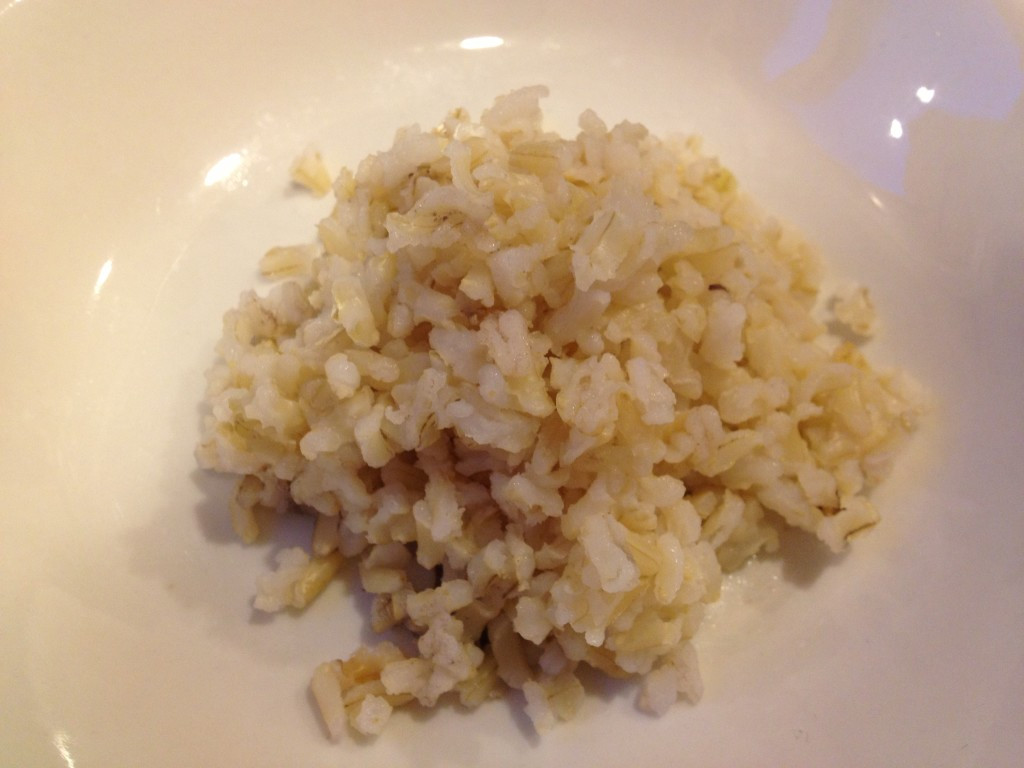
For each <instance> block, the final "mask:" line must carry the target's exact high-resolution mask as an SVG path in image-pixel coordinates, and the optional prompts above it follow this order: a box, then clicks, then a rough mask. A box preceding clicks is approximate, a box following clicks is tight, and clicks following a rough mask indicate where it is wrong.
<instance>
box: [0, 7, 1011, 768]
mask: <svg viewBox="0 0 1024 768" xmlns="http://www.w3.org/2000/svg"><path fill="white" fill-rule="evenodd" d="M486 35H489V36H494V37H496V38H500V39H499V40H496V41H492V42H497V43H500V44H498V45H496V46H494V47H489V48H487V47H485V48H479V47H478V48H475V49H474V48H473V46H472V45H470V44H468V43H467V41H469V40H471V39H473V38H477V37H480V36H486ZM1022 54H1024V12H1022V11H1021V9H1020V6H1019V4H1014V3H1012V2H1011V0H1004V1H1003V2H997V1H995V0H975V1H974V2H968V1H967V0H962V1H961V2H954V1H953V0H942V1H940V0H928V1H926V0H909V1H907V2H903V1H901V2H896V1H895V0H892V1H891V2H884V1H883V2H867V3H860V2H853V1H852V0H847V1H846V2H840V1H837V2H828V0H777V1H775V2H768V3H759V4H757V5H756V6H754V5H753V4H749V3H744V2H740V0H736V1H735V2H731V1H727V0H720V1H719V2H693V3H669V2H664V3H649V4H626V3H621V4H619V3H612V2H595V3H583V2H571V3H553V2H546V1H545V2H535V1H533V0H530V1H526V2H516V3H488V2H476V3H472V4H446V3H426V2H416V3H413V2H407V3H403V2H388V1H387V0H377V1H376V2H332V1H330V0H322V1H321V2H316V1H310V2H294V3H275V2H258V3H252V4H242V3H216V2H200V1H199V0H182V2H178V3H173V4H172V3H159V4H158V3H149V2H144V0H126V1H124V2H113V1H112V0H111V1H103V0H74V1H72V0H53V1H52V2H45V3H44V2H41V0H13V1H8V2H6V5H4V4H3V3H0V275H2V278H0V279H2V286H3V289H4V296H3V300H2V302H0V339H2V346H0V356H2V357H0V363H2V364H0V445H2V457H3V462H2V468H0V504H2V505H3V507H2V514H0V621H2V625H0V713H2V714H0V719H2V727H0V764H3V765H5V766H6V765H10V766H30V765H31V766H66V767H67V768H74V766H76V765H77V766H79V768H82V767H83V766H129V765H148V766H152V767H153V768H156V767H158V766H183V765H244V766H286V765H287V766H290V765H296V766H299V765H302V766H314V765H324V766H326V765H340V764H352V763H353V762H355V763H357V764H359V765H365V766H376V765H389V766H403V765H416V766H424V767H425V766H433V765H449V766H451V765H456V766H479V765H497V766H505V765H526V764H529V765H538V766H545V765H551V766H555V765H559V766H561V765H588V766H605V765H607V766H611V765H623V764H640V765H652V766H653V765H666V766H667V765H672V766H678V765H689V764H693V765H701V766H737V765H791V766H798V765H807V766H820V765H829V766H861V765H929V766H933V765H943V766H945V765H986V766H991V765H1011V764H1017V761H1019V759H1020V755H1021V754H1024V727H1022V712H1024V650H1022V649H1024V643H1022V641H1021V637H1022V634H1024V557H1022V556H1021V545H1022V543H1024V509H1022V499H1024V471H1022V456H1024V438H1022V435H1024V343H1022V342H1024V309H1022V307H1024V258H1022V243H1024V212H1022V207H1021V206H1022V202H1024V111H1022V104H1024V101H1022V97H1021V94H1022V85H1024V75H1022V69H1021V63H1022ZM538 82H541V83H546V84H547V85H549V86H550V88H551V92H552V95H551V97H550V98H549V99H548V100H547V102H546V104H545V110H546V113H547V114H548V116H549V118H550V124H551V126H552V127H554V128H556V129H559V130H561V131H571V130H572V129H573V128H574V125H575V117H576V115H577V114H578V113H579V112H580V111H582V110H583V109H584V108H586V107H593V108H594V109H596V110H597V112H598V113H599V114H600V115H602V117H604V118H605V119H606V120H607V121H609V122H615V121H618V120H619V119H623V118H628V119H632V120H637V121H641V122H644V123H646V124H647V125H648V126H649V127H650V128H651V129H652V130H654V131H656V132H658V133H668V132H672V131H697V132H699V133H702V134H704V135H705V137H706V141H707V147H708V148H709V149H710V150H711V151H713V152H715V153H718V154H719V155H720V156H721V157H722V158H723V160H724V161H725V162H726V164H727V165H729V166H730V167H732V168H733V169H734V170H735V171H736V173H737V175H738V176H739V178H740V180H741V183H742V184H743V185H744V186H745V187H746V188H747V189H748V191H750V192H751V193H752V194H753V195H754V196H755V197H757V198H758V199H759V200H760V201H761V202H762V203H763V204H764V206H765V207H766V208H768V209H770V210H773V211H775V212H776V213H778V214H779V215H781V216H782V217H784V218H786V219H788V220H790V221H791V222H793V223H794V224H795V225H797V226H798V227H799V228H801V229H803V230H804V232H805V233H806V234H808V235H809V236H810V237H811V238H812V239H814V240H815V241H817V243H819V244H820V245H821V247H822V248H823V250H824V251H825V253H826V255H827V258H828V260H829V262H830V264H831V265H832V267H833V268H834V271H835V273H836V275H838V276H841V277H855V278H858V279H860V280H862V281H864V282H866V283H867V284H868V285H869V286H870V287H871V289H872V292H873V295H874V297H875V299H876V302H877V304H878V306H879V309H880V313H881V315H882V318H883V320H884V323H885V325H884V330H883V332H882V334H881V335H880V337H879V338H878V339H877V340H876V341H875V342H873V343H872V345H871V348H870V354H871V355H872V356H873V358H874V359H875V360H877V361H879V362H881V363H898V364H900V365H902V366H905V367H906V368H908V369H909V370H910V371H911V372H913V373H914V374H915V375H916V376H917V377H918V378H919V379H920V380H921V381H923V382H925V383H926V384H927V385H928V386H929V387H930V388H931V389H932V391H933V393H934V395H935V398H936V402H937V406H936V409H935V411H934V413H933V414H931V415H930V416H929V417H928V419H927V422H926V426H925V428H924V429H923V431H922V432H921V434H920V437H919V438H918V439H917V440H916V441H915V442H914V444H913V446H912V448H911V450H910V452H909V453H908V454H907V456H906V457H905V459H904V460H903V461H902V462H901V463H900V464H899V466H898V469H897V471H896V474H895V476H894V477H893V478H892V480H891V482H890V483H888V484H887V485H886V486H885V487H884V488H882V489H881V491H880V492H879V493H878V494H877V496H876V498H877V501H878V504H879V506H880V507H881V509H882V512H883V515H884V522H883V524H882V525H881V526H879V527H878V528H876V529H875V530H874V531H873V532H872V533H871V534H870V535H869V536H866V537H863V538H862V539H861V540H859V541H858V542H857V546H856V547H855V549H854V551H853V552H851V553H850V554H849V555H848V556H846V557H844V558H842V562H841V564H839V563H838V562H837V561H835V560H832V559H830V558H827V557H825V556H823V555H822V554H821V553H820V552H818V551H817V550H814V549H810V548H808V549H807V550H806V551H795V552H791V553H790V554H789V556H788V557H787V558H786V559H785V560H783V561H775V562H767V563H759V564H756V565H755V566H754V567H753V568H752V569H750V570H749V571H747V572H746V573H745V574H744V575H742V576H740V577H739V578H737V579H734V580H733V581H732V582H731V583H730V585H729V587H728V589H727V592H726V595H725V598H724V600H723V601H722V603H721V604H719V605H718V606H717V607H716V609H715V610H714V612H713V614H712V617H711V621H710V622H709V623H708V625H707V626H706V627H705V628H704V630H703V631H702V633H701V635H700V638H699V645H700V652H701V655H702V659H703V669H704V675H705V680H706V686H707V690H706V694H705V698H704V700H703V702H702V703H700V704H699V705H698V706H696V707H689V706H686V705H682V704H681V705H679V706H678V707H676V708H675V709H674V710H673V711H672V712H671V713H670V714H669V715H667V716H666V717H664V718H663V719H660V720H654V719H649V718H647V717H644V716H642V715H639V714H637V713H636V712H635V711H634V710H633V708H632V703H631V701H632V699H631V695H632V690H631V689H630V688H629V687H622V686H601V685H596V686H595V688H594V694H595V695H594V696H592V697H591V698H590V699H588V702H587V704H586V706H585V707H584V710H583V712H582V714H581V715H580V717H579V718H578V719H577V720H575V721H573V722H571V723H569V724H566V725H564V726H562V727H560V728H558V729H557V730H555V731H554V732H552V733H549V734H548V735H546V736H545V737H544V738H543V739H540V740H538V739H536V738H534V737H533V736H531V734H530V731H529V727H528V726H527V725H526V724H525V721H524V718H523V716H522V714H521V713H520V712H519V711H518V708H517V707H518V705H517V703H516V702H514V701H512V702H511V703H502V702H497V703H494V704H491V705H489V706H485V707H484V708H483V709H482V710H480V711H477V712H475V713H472V714H469V715H467V714H463V713H460V712H458V711H456V710H455V709H452V708H447V709H442V710H440V711H437V712H435V713H432V714H429V715H407V714H400V715H396V717H395V718H394V720H393V722H392V723H391V725H390V726H389V729H388V731H387V732H386V733H385V735H384V736H383V737H381V738H379V739H377V740H376V741H374V742H368V743H367V742H360V741H357V740H354V739H347V740H344V741H343V742H341V743H331V742H329V741H328V740H327V739H326V738H325V736H324V733H323V730H322V727H321V725H320V723H319V721H318V720H317V717H316V715H315V711H314V707H313V705H312V703H311V699H310V696H309V694H308V693H307V681H308V676H309V672H310V670H311V668H312V666H313V665H315V664H316V663H317V662H319V661H320V660H323V659H327V658H334V657H336V656H339V655H344V654H347V653H349V652H350V651H351V650H352V649H353V648H354V646H355V645H356V644H358V643H359V642H360V640H361V638H363V637H364V636H365V635H366V634H367V632H368V630H367V629H366V628H365V618H364V617H365V613H364V612H363V611H364V610H365V603H364V601H362V600H361V599H360V598H359V597H358V596H357V595H356V594H355V592H357V590H354V588H353V587H351V586H350V585H347V584H346V582H344V581H339V582H337V583H336V584H334V585H332V587H331V588H330V590H329V592H328V594H326V595H324V596H323V598H322V599H321V600H320V601H319V602H317V603H316V604H315V605H314V606H313V607H312V608H311V609H310V610H308V611H307V612H306V614H305V615H303V616H301V617H292V616H287V615H281V616H275V617H273V618H272V619H262V618H260V617H258V616H255V615H254V614H253V613H252V610H251V608H250V603H249V598H250V596H251V594H252V590H253V585H254V583H255V580H256V578H257V576H258V575H259V574H260V573H261V572H262V571H263V570H264V569H265V568H266V566H267V564H268V562H269V560H270V557H271V553H272V552H273V550H274V549H275V548H276V547H277V546H280V543H281V542H280V541H277V542H273V543H269V544H263V545H260V546H256V547H251V548H247V547H243V546H242V545H241V544H239V543H237V542H236V541H235V539H234V536H233V534H232V533H231V532H230V526H229V525H228V523H227V518H226V514H225V506H226V495H227V492H228V487H227V485H226V483H225V481H223V480H222V479H218V478H214V477H209V476H207V475H205V474H202V473H200V472H198V471H197V470H196V469H195V464H194V460H193V458H192V448H193V445H194V443H195V441H196V438H197V433H198V413H199V403H200V400H201V398H202V391H203V385H204V382H203V372H204V370H205V369H206V368H207V366H208V365H209V364H210V363H211V361H212V354H213V353H212V347H213V343H214V341H215V340H216V338H217V337H218V336H219V333H220V317H221V314H222V313H223V311H224V310H225V309H227V308H228V307H229V306H230V305H232V304H233V303H234V302H235V300H236V298H237V296H238V294H239V292H240V291H241V290H242V289H244V288H246V287H249V286H250V285H251V284H253V282H254V281H255V279H256V273H255V263H256V260H257V259H258V257H259V256H260V255H261V254H262V253H263V251H264V250H265V249H266V248H268V247H269V246H271V245H275V244H281V243H291V242H300V241H306V240H310V239H311V238H312V237H313V234H314V230H313V225H314V223H315V221H316V219H317V218H318V217H319V216H320V215H321V214H322V213H324V212H325V211H326V210H327V207H328V206H329V203H327V202H324V201H317V200H313V199H311V198H309V197H307V196H304V195H302V194H297V193H295V192H293V191H292V190H291V189H290V188H289V185H288V182H287V178H288V168H289V165H290V162H291V160H292V159H293V157H294V156H295V155H296V154H298V153H299V152H300V151H301V150H302V149H303V148H305V147H306V146H307V145H310V144H313V145H316V146H318V147H319V148H320V149H321V150H323V152H324V154H325V156H326V158H327V160H328V162H329V163H330V164H331V166H332V168H334V169H337V168H338V167H339V166H340V165H341V164H348V165H352V164H354V163H356V162H358V160H359V159H360V158H361V157H363V156H364V155H365V154H367V153H369V152H370V151H373V150H376V149H382V148H384V147H385V146H387V145H388V144H389V143H390V140H391V136H392V133H393V131H394V130H395V128H397V127H399V126H400V125H403V124H407V123H411V122H420V123H421V124H432V123H433V122H435V121H438V120H439V119H440V118H441V117H442V116H443V115H444V113H445V112H446V111H447V110H448V109H449V108H450V107H453V106H456V105H464V106H466V107H468V108H469V109H470V110H471V111H473V112H474V113H475V114H477V113H479V110H480V109H481V108H482V107H483V106H485V105H486V104H488V103H489V102H490V100H491V98H492V97H493V96H494V95H496V94H498V93H500V92H504V91H507V90H510V89H511V88H513V87H517V86H519V85H525V84H532V83H538Z"/></svg>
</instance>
